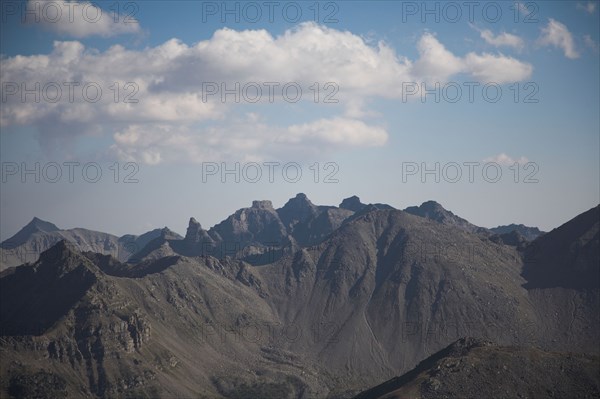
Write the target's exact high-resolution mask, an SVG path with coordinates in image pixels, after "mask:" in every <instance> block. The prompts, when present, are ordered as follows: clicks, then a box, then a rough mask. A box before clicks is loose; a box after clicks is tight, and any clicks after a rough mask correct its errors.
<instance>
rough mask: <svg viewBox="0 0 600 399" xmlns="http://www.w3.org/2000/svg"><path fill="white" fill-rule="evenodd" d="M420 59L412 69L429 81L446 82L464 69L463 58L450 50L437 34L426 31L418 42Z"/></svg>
mask: <svg viewBox="0 0 600 399" xmlns="http://www.w3.org/2000/svg"><path fill="white" fill-rule="evenodd" d="M417 48H418V50H419V59H418V60H417V61H416V62H415V64H414V66H413V68H412V71H413V73H414V74H415V75H418V76H420V77H421V78H423V79H426V80H429V81H438V82H445V81H447V79H448V78H449V77H450V76H452V75H455V74H457V73H459V72H461V71H462V70H463V62H462V60H461V59H460V58H459V57H457V56H455V55H454V54H452V53H451V52H450V51H448V50H447V49H446V48H445V47H444V45H443V44H442V43H440V42H439V41H438V40H437V38H436V37H435V36H433V35H432V34H430V33H425V34H424V35H423V36H422V37H421V39H420V40H419V42H418V44H417Z"/></svg>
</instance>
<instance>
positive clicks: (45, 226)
mask: <svg viewBox="0 0 600 399" xmlns="http://www.w3.org/2000/svg"><path fill="white" fill-rule="evenodd" d="M58 230H60V229H59V228H58V227H57V226H56V225H55V224H53V223H50V222H46V221H45V220H42V219H40V218H38V217H34V218H33V219H31V222H29V223H27V224H26V225H25V227H23V228H22V229H21V230H19V231H18V232H17V234H15V235H14V236H12V237H10V238H9V239H7V240H6V241H4V242H3V243H2V248H14V247H16V246H19V245H21V244H23V243H24V242H26V241H27V240H28V239H29V238H30V237H31V235H32V234H35V233H37V232H40V231H44V232H52V231H58Z"/></svg>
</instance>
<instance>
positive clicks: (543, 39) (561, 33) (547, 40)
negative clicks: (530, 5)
mask: <svg viewBox="0 0 600 399" xmlns="http://www.w3.org/2000/svg"><path fill="white" fill-rule="evenodd" d="M538 43H539V44H540V45H541V46H554V47H557V48H560V49H561V50H563V52H564V54H565V57H567V58H571V59H574V58H579V52H578V51H577V49H576V48H575V41H574V40H573V35H571V32H569V29H567V27H566V25H564V24H562V23H560V22H558V21H556V20H554V19H552V18H550V19H549V20H548V24H547V25H546V26H545V27H543V28H542V32H541V34H540V37H539V38H538Z"/></svg>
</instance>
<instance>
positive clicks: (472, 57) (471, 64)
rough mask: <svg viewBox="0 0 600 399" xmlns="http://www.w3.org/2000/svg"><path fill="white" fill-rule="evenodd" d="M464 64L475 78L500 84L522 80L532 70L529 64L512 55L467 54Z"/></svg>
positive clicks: (529, 74)
mask: <svg viewBox="0 0 600 399" xmlns="http://www.w3.org/2000/svg"><path fill="white" fill-rule="evenodd" d="M465 65H466V67H467V69H468V70H469V71H470V73H471V74H472V75H473V76H474V77H475V78H476V79H478V80H480V81H487V82H496V83H500V84H502V83H509V82H516V81H520V80H523V79H524V77H529V76H531V73H532V72H533V67H532V66H531V65H530V64H525V63H523V62H521V61H519V60H517V59H515V58H512V57H506V56H503V55H494V54H487V53H483V54H475V53H469V54H467V56H466V57H465Z"/></svg>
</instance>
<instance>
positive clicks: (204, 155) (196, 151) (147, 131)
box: [111, 113, 388, 164]
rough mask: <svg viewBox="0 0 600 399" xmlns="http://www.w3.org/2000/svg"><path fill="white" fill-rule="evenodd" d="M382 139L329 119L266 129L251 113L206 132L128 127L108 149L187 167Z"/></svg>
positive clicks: (378, 131)
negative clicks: (184, 162) (185, 163)
mask: <svg viewBox="0 0 600 399" xmlns="http://www.w3.org/2000/svg"><path fill="white" fill-rule="evenodd" d="M387 140H388V133H387V132H386V130H385V129H384V128H382V127H378V126H369V125H367V124H366V123H364V122H362V121H360V120H355V119H349V118H342V117H335V118H331V119H318V120H316V121H313V122H309V123H304V124H296V125H290V126H285V127H280V126H269V125H267V124H265V123H263V121H262V120H261V119H260V117H258V116H257V115H256V114H253V113H249V114H247V115H246V117H245V118H243V119H239V120H235V121H233V122H232V123H231V124H229V125H227V126H218V127H211V128H203V127H198V126H196V127H188V126H179V125H173V124H170V125H165V124H161V125H150V126H148V125H132V126H128V127H127V128H126V129H124V130H123V131H119V132H117V133H115V134H114V141H115V142H114V144H113V145H112V146H111V150H112V151H113V152H114V153H116V154H117V156H118V157H119V158H121V159H123V160H126V161H130V162H144V163H148V164H158V163H161V162H175V161H178V160H181V159H182V158H184V159H186V160H190V161H191V162H203V161H206V160H211V161H213V160H218V159H237V160H241V161H262V160H274V159H279V158H281V157H286V156H289V157H292V158H294V159H297V157H298V155H300V154H302V155H313V156H315V155H323V154H325V153H326V152H327V149H328V148H330V145H332V144H333V145H335V147H336V148H339V147H342V148H343V147H355V146H361V147H378V146H382V145H384V144H385V143H386V142H387Z"/></svg>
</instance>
